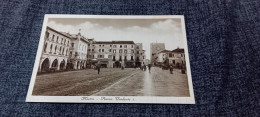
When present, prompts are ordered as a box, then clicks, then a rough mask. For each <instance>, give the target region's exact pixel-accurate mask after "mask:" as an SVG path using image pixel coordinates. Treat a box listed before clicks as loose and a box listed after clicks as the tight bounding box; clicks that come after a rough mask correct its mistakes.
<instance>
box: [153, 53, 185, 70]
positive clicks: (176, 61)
mask: <svg viewBox="0 0 260 117" xmlns="http://www.w3.org/2000/svg"><path fill="white" fill-rule="evenodd" d="M157 57H158V58H157V63H156V64H157V65H162V64H167V65H173V66H175V67H180V65H185V54H184V49H179V48H177V49H175V50H172V51H170V50H163V51H161V52H160V53H159V54H158V56H157Z"/></svg>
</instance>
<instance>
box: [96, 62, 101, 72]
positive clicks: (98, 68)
mask: <svg viewBox="0 0 260 117" xmlns="http://www.w3.org/2000/svg"><path fill="white" fill-rule="evenodd" d="M96 69H97V70H98V74H99V72H100V62H98V63H97V66H96Z"/></svg>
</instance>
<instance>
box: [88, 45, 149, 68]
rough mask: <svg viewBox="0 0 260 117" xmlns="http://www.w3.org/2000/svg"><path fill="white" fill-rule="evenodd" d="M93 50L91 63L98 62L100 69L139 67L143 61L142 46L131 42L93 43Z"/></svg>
mask: <svg viewBox="0 0 260 117" xmlns="http://www.w3.org/2000/svg"><path fill="white" fill-rule="evenodd" d="M93 49H94V58H92V60H91V61H92V63H95V62H97V61H99V64H101V66H102V67H110V68H120V67H136V66H137V67H139V66H141V65H142V64H143V59H145V54H144V50H143V49H142V44H141V43H138V44H135V43H134V42H133V41H93ZM89 50H90V48H89Z"/></svg>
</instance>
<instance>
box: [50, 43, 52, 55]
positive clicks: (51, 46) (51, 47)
mask: <svg viewBox="0 0 260 117" xmlns="http://www.w3.org/2000/svg"><path fill="white" fill-rule="evenodd" d="M51 52H52V44H51V46H50V53H51Z"/></svg>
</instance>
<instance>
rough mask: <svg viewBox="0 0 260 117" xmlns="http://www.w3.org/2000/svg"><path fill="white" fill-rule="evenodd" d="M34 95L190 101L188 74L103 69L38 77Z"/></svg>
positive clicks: (131, 69)
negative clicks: (170, 98) (176, 98)
mask: <svg viewBox="0 0 260 117" xmlns="http://www.w3.org/2000/svg"><path fill="white" fill-rule="evenodd" d="M33 95H42V96H174V97H189V87H188V80H187V74H181V72H180V70H179V69H174V72H173V74H170V72H169V70H162V69H161V68H159V67H152V69H151V73H149V71H148V69H147V70H146V71H142V70H140V69H134V68H125V69H124V70H121V69H119V68H102V69H101V73H100V74H97V70H94V69H86V70H78V71H66V72H58V73H49V74H42V75H37V77H36V81H35V86H34V89H33Z"/></svg>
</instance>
